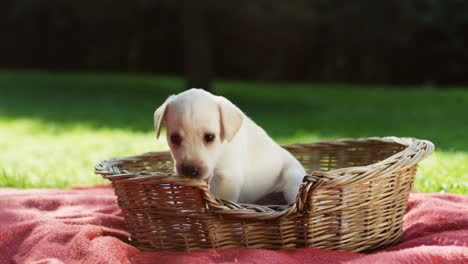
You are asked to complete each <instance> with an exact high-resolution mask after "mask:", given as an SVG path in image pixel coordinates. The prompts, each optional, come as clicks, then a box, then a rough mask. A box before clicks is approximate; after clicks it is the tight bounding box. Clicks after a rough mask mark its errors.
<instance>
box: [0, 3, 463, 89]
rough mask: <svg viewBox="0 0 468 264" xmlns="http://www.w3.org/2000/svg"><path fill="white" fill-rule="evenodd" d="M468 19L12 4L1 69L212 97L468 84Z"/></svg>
mask: <svg viewBox="0 0 468 264" xmlns="http://www.w3.org/2000/svg"><path fill="white" fill-rule="evenodd" d="M184 3H185V5H184ZM187 3H191V4H193V3H196V4H197V6H189V5H187ZM467 14H468V1H463V0H388V1H373V0H354V1H340V0H291V1H284V0H281V1H280V0H236V1H234V0H229V1H215V0H200V1H189V0H181V1H175V0H160V1H151V0H133V1H130V0H114V1H91V0H82V1H71V0H35V1H31V0H2V1H0V30H1V31H2V36H1V39H0V67H2V68H28V69H31V68H32V69H52V70H68V71H121V72H143V73H157V74H171V75H173V74H176V75H181V74H184V75H185V76H186V81H187V84H186V85H187V87H200V88H207V89H209V88H210V87H211V79H212V78H213V77H217V78H234V79H260V80H281V81H337V82H356V83H395V84H422V83H424V82H435V83H437V84H464V85H467V84H468V74H467V73H468V49H467V48H466V47H468V15H467Z"/></svg>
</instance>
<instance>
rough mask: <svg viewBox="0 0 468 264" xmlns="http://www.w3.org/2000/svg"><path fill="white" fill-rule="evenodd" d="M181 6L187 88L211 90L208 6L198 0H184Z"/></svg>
mask: <svg viewBox="0 0 468 264" xmlns="http://www.w3.org/2000/svg"><path fill="white" fill-rule="evenodd" d="M183 3H184V4H183V6H182V7H181V15H180V17H181V25H182V29H181V32H182V35H183V37H182V47H183V55H184V76H185V88H186V89H189V88H203V89H205V90H207V91H211V90H212V87H211V85H212V84H211V80H212V78H213V76H212V75H213V66H212V60H213V59H212V54H211V53H212V52H211V50H212V48H211V39H210V38H211V34H210V32H209V26H208V23H209V22H208V16H207V10H208V8H207V7H205V6H200V5H198V4H197V1H192V0H184V1H183Z"/></svg>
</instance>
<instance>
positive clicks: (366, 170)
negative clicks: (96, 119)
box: [95, 137, 434, 220]
mask: <svg viewBox="0 0 468 264" xmlns="http://www.w3.org/2000/svg"><path fill="white" fill-rule="evenodd" d="M366 142H376V143H393V144H395V143H396V144H399V145H402V146H405V149H403V150H401V151H399V152H397V153H395V154H393V155H391V156H390V157H387V158H386V159H384V160H381V161H379V162H376V163H373V164H369V165H366V166H355V167H346V168H340V169H334V170H330V171H325V172H324V171H313V172H311V173H310V174H308V175H306V176H305V177H304V179H303V184H302V185H301V187H300V190H299V193H298V196H297V199H296V201H295V202H294V203H292V204H291V205H267V206H265V205H256V204H243V203H235V202H232V201H227V200H221V199H217V198H215V197H214V196H213V195H212V194H211V193H210V192H209V186H208V184H207V183H206V182H205V181H202V180H196V179H186V178H181V177H178V176H177V175H175V174H173V173H162V172H147V171H141V172H138V173H137V172H129V171H127V170H120V169H119V168H118V165H119V164H121V163H124V162H129V161H137V160H140V159H142V158H145V157H147V156H154V155H169V152H168V151H162V152H148V153H144V154H140V155H134V156H128V157H122V158H112V159H109V160H105V161H101V162H100V163H99V164H97V165H96V167H95V173H96V174H100V175H102V177H103V178H106V179H109V180H119V182H129V183H130V182H132V183H142V184H149V183H155V182H157V183H172V184H177V185H183V186H196V187H198V188H201V189H203V198H204V199H205V200H206V202H207V203H208V205H209V206H210V208H211V209H212V211H213V212H217V213H219V214H223V215H225V216H229V217H235V218H244V219H246V218H247V219H249V218H255V219H263V220H270V219H275V218H278V217H282V216H288V215H291V214H294V213H296V212H297V211H307V206H306V202H307V197H308V193H309V192H313V191H315V190H316V189H318V188H326V187H327V186H338V185H343V186H345V185H347V184H358V183H360V182H365V181H369V180H370V179H371V178H372V177H373V176H374V175H375V172H376V171H379V172H383V171H385V172H386V173H389V172H392V171H393V170H404V169H406V168H409V167H411V166H413V165H414V164H416V163H418V162H420V161H421V160H422V159H424V158H425V157H427V156H428V155H429V154H430V153H432V151H433V150H434V144H433V143H432V142H430V141H427V140H422V139H416V138H408V137H403V138H399V137H370V138H357V139H353V138H345V139H338V140H320V141H315V142H311V143H299V144H290V145H283V146H282V147H284V148H286V149H287V150H291V149H294V148H305V147H310V146H319V145H330V144H333V145H344V146H346V145H350V144H354V143H366Z"/></svg>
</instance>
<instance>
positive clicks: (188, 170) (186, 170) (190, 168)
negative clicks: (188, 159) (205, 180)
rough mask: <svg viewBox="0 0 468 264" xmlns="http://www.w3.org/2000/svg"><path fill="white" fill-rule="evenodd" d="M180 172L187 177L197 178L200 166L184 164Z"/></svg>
mask: <svg viewBox="0 0 468 264" xmlns="http://www.w3.org/2000/svg"><path fill="white" fill-rule="evenodd" d="M182 174H183V175H184V176H185V177H188V178H198V176H199V175H200V167H197V166H194V165H184V166H183V167H182Z"/></svg>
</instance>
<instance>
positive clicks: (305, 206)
mask: <svg viewBox="0 0 468 264" xmlns="http://www.w3.org/2000/svg"><path fill="white" fill-rule="evenodd" d="M325 182H326V180H325V179H323V178H322V177H318V176H315V175H314V173H311V174H309V175H307V176H305V177H304V179H303V180H302V185H301V187H300V189H299V194H298V195H297V200H296V204H297V209H298V211H302V212H310V211H312V210H313V209H314V201H313V200H312V197H313V194H314V192H315V190H317V188H319V187H320V186H322V185H323V184H324V183H325Z"/></svg>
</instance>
